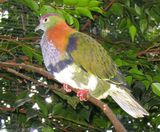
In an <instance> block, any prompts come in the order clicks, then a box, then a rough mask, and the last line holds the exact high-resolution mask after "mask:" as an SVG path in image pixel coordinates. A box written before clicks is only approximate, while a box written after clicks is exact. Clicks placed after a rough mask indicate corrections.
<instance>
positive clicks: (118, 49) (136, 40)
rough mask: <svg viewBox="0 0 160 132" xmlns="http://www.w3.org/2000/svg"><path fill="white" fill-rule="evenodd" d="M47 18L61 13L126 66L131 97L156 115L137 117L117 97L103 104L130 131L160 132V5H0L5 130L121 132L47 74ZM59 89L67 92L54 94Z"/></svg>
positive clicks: (75, 0)
mask: <svg viewBox="0 0 160 132" xmlns="http://www.w3.org/2000/svg"><path fill="white" fill-rule="evenodd" d="M46 13H58V14H61V15H62V16H63V17H64V18H65V19H66V21H67V23H68V24H69V25H71V26H72V27H74V28H76V29H77V30H81V31H83V32H86V33H88V34H90V35H91V36H92V37H94V38H96V39H97V41H99V42H101V44H102V45H103V46H104V48H105V49H106V50H107V51H108V52H109V53H110V55H111V56H112V58H113V59H114V61H115V62H116V64H117V65H118V67H119V68H120V69H121V71H122V72H123V74H124V76H125V79H126V82H127V83H128V85H129V88H130V90H131V91H132V94H133V95H134V97H135V98H136V99H137V100H138V101H139V102H140V103H141V104H142V106H144V107H145V108H146V109H147V111H148V112H149V113H150V116H148V117H145V118H143V119H133V118H132V117H131V116H129V115H127V114H126V113H125V112H124V111H123V110H122V109H121V108H120V107H119V106H118V105H116V104H115V103H114V101H113V100H112V99H111V98H108V99H106V100H103V101H104V102H106V103H107V104H108V105H109V106H110V107H111V109H112V110H113V112H114V113H115V114H116V116H117V117H118V119H119V120H120V121H121V122H122V124H123V125H124V126H125V128H126V129H127V130H128V131H135V130H136V131H142V130H144V131H154V132H155V131H160V63H159V62H160V1H159V0H117V1H116V0H8V1H5V0H1V1H0V120H1V121H0V127H1V129H7V130H8V131H13V130H14V131H17V132H19V131H20V132H22V131H35V130H38V131H44V132H46V131H47V132H52V131H64V132H69V131H96V132H98V131H105V130H112V129H114V128H113V125H112V124H111V122H110V121H109V120H108V119H107V118H106V117H105V116H104V114H103V112H102V111H101V110H99V109H98V108H97V107H95V106H93V105H92V104H91V103H89V102H80V101H79V100H78V99H77V98H76V97H75V94H74V93H72V94H65V93H63V92H61V85H60V84H59V83H57V82H55V81H54V80H52V79H51V78H50V77H49V76H47V77H46V76H45V75H46V74H45V72H41V69H42V68H43V69H44V66H43V61H42V56H41V51H40V46H39V41H40V37H41V35H42V33H41V32H39V33H35V32H34V29H35V27H36V26H37V25H38V23H39V17H40V16H41V15H43V14H46ZM4 62H5V65H4ZM21 64H22V65H21ZM27 66H33V67H36V68H37V69H38V70H37V69H35V70H34V68H33V67H27ZM26 67H27V68H26ZM43 71H44V70H43ZM57 87H59V89H60V91H57V90H54V88H57Z"/></svg>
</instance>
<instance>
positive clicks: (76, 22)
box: [73, 18, 79, 30]
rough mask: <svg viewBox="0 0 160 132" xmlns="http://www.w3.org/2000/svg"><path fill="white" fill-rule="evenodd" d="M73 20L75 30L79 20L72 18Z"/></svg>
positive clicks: (77, 27)
mask: <svg viewBox="0 0 160 132" xmlns="http://www.w3.org/2000/svg"><path fill="white" fill-rule="evenodd" d="M73 20H74V23H73V25H74V27H75V28H76V29H77V30H79V21H78V20H77V19H76V18H73Z"/></svg>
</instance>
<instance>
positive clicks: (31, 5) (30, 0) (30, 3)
mask: <svg viewBox="0 0 160 132" xmlns="http://www.w3.org/2000/svg"><path fill="white" fill-rule="evenodd" d="M19 1H20V2H21V3H22V4H25V5H26V6H27V7H29V8H30V9H31V10H34V11H36V12H37V11H38V10H39V6H38V4H37V3H36V2H35V1H34V0H19Z"/></svg>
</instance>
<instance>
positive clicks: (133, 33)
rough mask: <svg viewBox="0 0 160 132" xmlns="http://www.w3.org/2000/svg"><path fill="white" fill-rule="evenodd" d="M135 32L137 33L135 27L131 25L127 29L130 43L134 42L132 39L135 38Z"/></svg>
mask: <svg viewBox="0 0 160 132" xmlns="http://www.w3.org/2000/svg"><path fill="white" fill-rule="evenodd" d="M136 32H137V29H136V27H135V26H134V25H131V26H130V27H129V34H130V36H131V40H132V42H134V38H135V35H136Z"/></svg>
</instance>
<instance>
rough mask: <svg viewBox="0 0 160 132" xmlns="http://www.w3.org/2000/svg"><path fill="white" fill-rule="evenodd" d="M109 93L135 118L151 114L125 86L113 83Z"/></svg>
mask: <svg viewBox="0 0 160 132" xmlns="http://www.w3.org/2000/svg"><path fill="white" fill-rule="evenodd" d="M108 94H109V95H110V96H111V97H112V98H113V99H114V101H115V102H116V103H117V104H118V105H119V106H120V107H121V108H122V109H123V110H124V111H126V112H127V113H128V114H129V115H131V116H133V117H134V118H140V117H144V116H145V115H149V113H148V112H147V111H146V110H145V109H144V108H143V107H142V106H141V105H140V104H139V103H138V102H137V101H136V100H135V99H134V98H133V97H132V95H131V94H130V93H129V92H127V91H126V90H125V89H124V88H120V87H117V86H116V85H114V84H111V88H110V89H109V91H108Z"/></svg>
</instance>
